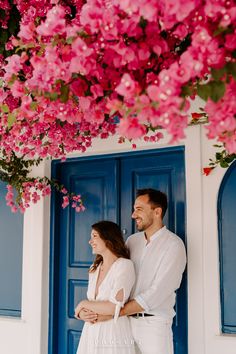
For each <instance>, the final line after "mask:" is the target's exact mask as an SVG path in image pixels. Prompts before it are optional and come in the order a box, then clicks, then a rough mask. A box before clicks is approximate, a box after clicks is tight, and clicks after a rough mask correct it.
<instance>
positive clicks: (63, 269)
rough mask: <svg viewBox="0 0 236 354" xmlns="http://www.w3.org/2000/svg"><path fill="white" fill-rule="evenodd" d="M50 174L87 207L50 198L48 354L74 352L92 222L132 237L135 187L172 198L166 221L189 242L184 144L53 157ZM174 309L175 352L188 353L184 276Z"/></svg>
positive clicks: (76, 343) (89, 253)
mask: <svg viewBox="0 0 236 354" xmlns="http://www.w3.org/2000/svg"><path fill="white" fill-rule="evenodd" d="M52 175H53V177H54V178H56V179H57V180H59V181H60V183H63V184H64V185H65V187H66V188H67V189H68V190H70V191H74V192H75V193H81V195H82V198H83V201H84V204H85V206H86V210H85V211H84V212H83V213H76V212H75V210H74V209H73V208H67V209H64V210H63V209H62V208H61V207H60V205H61V199H60V198H61V196H59V195H57V194H54V196H53V198H52V220H51V221H52V232H51V290H50V342H49V353H50V354H75V353H76V348H77V345H78V342H79V338H80V335H81V331H82V327H83V323H82V321H78V320H76V319H75V318H74V308H75V306H76V304H77V303H78V302H79V301H80V300H82V299H84V298H86V291H87V284H88V283H87V281H88V269H89V266H90V265H91V263H92V260H93V256H92V253H91V249H90V246H89V244H88V241H89V238H90V233H91V225H92V224H93V223H95V222H96V221H99V220H112V221H114V222H117V223H118V224H119V225H120V226H121V228H122V230H123V234H124V237H125V238H126V237H128V236H129V235H130V234H132V233H133V232H135V225H134V221H133V220H132V219H131V213H132V208H133V203H134V199H135V194H136V190H137V189H140V188H149V187H150V188H156V189H159V190H161V191H163V192H165V193H166V194H167V196H168V202H169V207H168V212H167V214H166V217H165V220H164V222H165V224H166V225H167V227H168V228H169V229H170V230H172V231H173V232H175V233H176V234H178V235H179V236H180V237H181V238H182V239H183V240H184V241H185V168H184V148H183V147H178V148H170V149H160V150H155V151H153V150H151V151H146V152H135V153H134V152H132V153H130V154H120V155H109V156H107V155H106V156H102V157H89V158H80V159H70V160H68V161H66V162H63V163H61V162H59V161H55V162H53V165H52ZM176 313H177V315H176V317H175V319H174V324H173V330H174V345H175V354H187V285H186V275H185V276H184V279H183V282H182V286H181V289H180V290H179V291H178V294H177V304H176ZM91 354H92V353H91Z"/></svg>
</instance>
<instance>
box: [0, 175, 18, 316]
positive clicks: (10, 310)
mask: <svg viewBox="0 0 236 354" xmlns="http://www.w3.org/2000/svg"><path fill="white" fill-rule="evenodd" d="M6 192H7V190H6V183H4V182H2V181H0V198H1V202H0V316H14V317H20V316H21V288H22V284H21V283H22V246H23V216H22V215H21V214H20V213H17V214H13V213H12V212H11V209H10V208H9V207H8V206H7V205H6V200H5V195H6Z"/></svg>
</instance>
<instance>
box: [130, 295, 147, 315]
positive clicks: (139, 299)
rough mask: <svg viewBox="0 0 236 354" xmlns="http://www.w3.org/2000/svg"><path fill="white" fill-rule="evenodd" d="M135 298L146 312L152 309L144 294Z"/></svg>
mask: <svg viewBox="0 0 236 354" xmlns="http://www.w3.org/2000/svg"><path fill="white" fill-rule="evenodd" d="M134 300H135V301H136V302H137V303H138V304H139V305H140V306H141V307H142V308H143V309H144V311H145V312H148V311H150V309H149V307H148V305H147V303H146V302H145V301H144V300H143V298H142V296H140V295H138V296H136V297H135V298H134Z"/></svg>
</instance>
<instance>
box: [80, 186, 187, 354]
mask: <svg viewBox="0 0 236 354" xmlns="http://www.w3.org/2000/svg"><path fill="white" fill-rule="evenodd" d="M166 209H167V198H166V195H165V194H164V193H162V192H160V191H157V190H154V189H142V190H138V192H137V198H136V200H135V204H134V211H133V214H132V218H133V219H135V221H136V224H137V229H138V230H139V231H141V232H139V233H136V234H134V235H131V236H130V237H129V238H128V240H127V243H126V245H127V246H126V245H125V244H124V241H123V237H122V233H121V230H120V228H119V227H118V225H116V224H114V223H112V222H110V221H101V222H98V223H97V224H94V225H93V226H92V232H91V240H90V244H91V246H92V248H93V252H94V253H95V254H96V258H95V261H94V263H93V265H92V267H91V268H90V271H89V285H88V292H87V295H88V300H83V301H81V302H80V303H79V304H78V306H77V307H76V309H75V317H76V318H79V319H82V320H84V321H85V325H84V328H83V332H82V335H81V339H80V343H79V347H78V350H77V354H93V353H95V354H96V353H97V354H103V353H104V354H105V353H106V354H118V353H119V354H133V353H140V354H173V339H172V329H171V325H172V319H173V317H174V315H175V312H174V309H173V307H174V304H175V290H176V289H178V288H179V286H180V282H181V278H182V273H183V271H184V268H185V265H186V254H185V247H184V244H183V242H182V240H181V239H180V238H179V237H178V236H176V235H175V234H173V233H172V232H170V231H169V230H168V229H167V228H166V227H165V226H164V225H163V217H164V215H165V212H166ZM129 257H130V259H129Z"/></svg>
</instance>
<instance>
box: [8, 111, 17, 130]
mask: <svg viewBox="0 0 236 354" xmlns="http://www.w3.org/2000/svg"><path fill="white" fill-rule="evenodd" d="M15 122H16V116H15V114H13V113H9V114H8V117H7V124H8V128H9V129H10V128H11V127H12V126H13V124H14V123H15Z"/></svg>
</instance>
